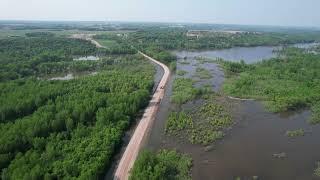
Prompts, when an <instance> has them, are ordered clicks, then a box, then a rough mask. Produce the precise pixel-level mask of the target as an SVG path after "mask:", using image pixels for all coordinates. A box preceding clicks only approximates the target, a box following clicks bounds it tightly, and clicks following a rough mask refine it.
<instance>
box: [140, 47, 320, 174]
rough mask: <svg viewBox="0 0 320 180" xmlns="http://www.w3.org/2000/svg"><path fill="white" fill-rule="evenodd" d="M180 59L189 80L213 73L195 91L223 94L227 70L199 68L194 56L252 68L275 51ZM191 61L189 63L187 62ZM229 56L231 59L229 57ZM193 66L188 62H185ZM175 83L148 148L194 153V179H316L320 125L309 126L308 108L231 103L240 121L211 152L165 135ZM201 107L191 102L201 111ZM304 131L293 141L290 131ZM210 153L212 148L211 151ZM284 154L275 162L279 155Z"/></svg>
mask: <svg viewBox="0 0 320 180" xmlns="http://www.w3.org/2000/svg"><path fill="white" fill-rule="evenodd" d="M175 53H176V55H177V56H178V57H179V60H178V65H177V70H185V71H188V73H187V74H185V75H184V77H190V78H194V73H195V69H196V68H197V67H201V68H205V69H207V70H208V71H210V72H211V73H212V74H213V77H212V78H210V79H205V80H199V79H197V81H196V84H195V86H201V84H208V83H210V85H211V86H212V88H213V89H214V90H215V91H219V89H220V87H221V85H222V83H223V80H224V76H223V71H222V70H221V69H220V68H219V66H218V65H216V64H214V63H199V62H198V61H197V60H196V59H195V57H196V56H203V57H210V58H216V57H221V58H225V59H228V60H232V61H238V60H240V59H243V60H244V61H245V62H247V63H253V62H257V61H260V60H262V59H267V58H270V57H274V56H275V54H273V49H270V47H253V48H232V49H227V50H217V51H201V52H187V51H182V52H175ZM184 57H187V58H186V59H183V58H184ZM226 57H228V58H226ZM186 61H187V62H188V63H185V62H186ZM174 78H175V77H172V79H171V83H169V86H168V87H167V89H166V95H165V97H164V98H163V100H162V103H161V106H160V109H159V113H158V114H157V117H156V118H157V119H156V121H155V123H154V125H153V129H152V131H151V132H150V134H149V141H148V142H147V144H146V148H149V149H153V150H158V149H163V148H168V149H176V150H178V151H179V152H182V153H186V154H189V155H190V156H191V157H192V159H193V167H192V179H196V180H207V179H209V180H210V179H215V180H233V179H236V178H237V177H240V178H241V180H244V179H245V180H246V179H253V177H254V176H255V177H258V179H263V180H264V179H267V180H269V179H272V180H313V179H314V180H316V179H317V178H316V177H315V176H314V175H313V171H314V169H315V168H316V162H317V161H320V141H319V137H320V126H319V125H315V126H311V125H309V124H308V123H307V120H308V119H309V118H310V114H311V113H310V111H309V110H307V109H305V110H301V111H295V112H286V113H271V112H268V111H267V110H266V109H265V108H264V106H263V104H262V103H260V102H257V101H237V100H228V101H229V102H230V103H231V104H232V106H231V107H232V108H231V112H232V117H233V119H234V120H235V122H236V123H235V125H234V126H233V128H232V129H231V130H229V131H227V132H226V136H225V138H224V139H223V140H221V141H220V142H218V143H216V144H212V145H210V146H212V147H213V149H212V150H208V148H207V147H204V146H201V145H192V144H191V143H189V142H188V141H187V140H185V139H182V138H181V137H175V136H167V135H165V134H164V128H165V122H166V120H167V118H168V114H169V112H170V110H172V109H176V107H175V106H174V105H172V104H171V103H170V95H171V93H172V81H173V79H174ZM199 104H201V103H199V102H197V101H194V102H191V103H188V107H189V108H190V106H191V108H192V107H193V108H196V107H198V106H199ZM300 128H302V129H304V130H305V132H306V134H305V136H302V137H296V138H289V137H287V136H286V135H285V134H286V131H287V130H296V129H300ZM210 149H211V148H210ZM278 153H282V154H285V157H283V158H276V157H274V154H278Z"/></svg>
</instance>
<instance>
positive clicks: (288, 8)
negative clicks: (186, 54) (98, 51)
mask: <svg viewBox="0 0 320 180" xmlns="http://www.w3.org/2000/svg"><path fill="white" fill-rule="evenodd" d="M319 7H320V0H0V20H45V21H46V20H50V21H51V20H52V21H54V20H80V21H101V20H102V21H134V22H137V21H138V22H141V21H147V22H191V23H217V24H246V25H281V26H311V27H320V11H319Z"/></svg>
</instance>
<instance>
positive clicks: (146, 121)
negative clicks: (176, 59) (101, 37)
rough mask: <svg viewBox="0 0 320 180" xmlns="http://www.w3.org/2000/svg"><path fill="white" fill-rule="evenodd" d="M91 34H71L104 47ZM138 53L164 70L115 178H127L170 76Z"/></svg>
mask: <svg viewBox="0 0 320 180" xmlns="http://www.w3.org/2000/svg"><path fill="white" fill-rule="evenodd" d="M92 36H93V35H92V34H74V35H72V38H78V39H85V40H87V41H91V42H92V43H93V44H95V45H96V47H98V48H104V47H103V46H102V45H101V44H100V43H99V42H97V41H96V40H94V39H93V38H92ZM139 54H141V55H142V56H144V57H145V58H147V59H148V60H150V61H153V62H154V63H156V64H158V65H159V66H160V67H161V68H162V69H163V70H164V74H163V76H162V78H161V81H160V83H159V84H158V87H157V89H156V90H155V92H154V94H153V95H152V98H151V100H150V102H149V105H148V106H147V108H146V109H145V111H144V113H143V115H142V119H141V120H140V122H139V124H138V126H137V127H136V129H135V131H134V134H133V135H132V137H131V139H130V142H129V144H128V146H127V147H126V150H125V152H124V153H123V155H122V157H121V160H120V162H119V164H118V167H117V169H116V172H115V175H114V179H115V180H127V179H128V178H129V173H130V170H131V168H132V167H133V164H134V162H135V160H136V159H137V156H138V154H139V152H140V150H141V148H142V146H143V144H144V142H145V140H146V137H147V133H148V131H149V130H150V129H151V127H152V124H153V122H154V120H155V116H156V114H157V112H158V108H159V106H160V103H161V100H162V98H163V96H164V93H165V92H164V91H165V86H166V84H167V82H168V80H169V76H170V70H169V68H168V67H167V66H166V65H165V64H163V63H161V62H159V61H157V60H155V59H153V58H151V57H149V56H147V55H146V54H144V53H142V52H141V51H139Z"/></svg>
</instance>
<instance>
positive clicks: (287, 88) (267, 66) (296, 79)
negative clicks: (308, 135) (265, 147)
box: [221, 48, 320, 123]
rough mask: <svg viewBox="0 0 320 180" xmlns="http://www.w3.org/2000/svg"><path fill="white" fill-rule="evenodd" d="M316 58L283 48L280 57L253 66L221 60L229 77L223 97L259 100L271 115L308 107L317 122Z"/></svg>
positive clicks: (319, 83) (319, 98) (319, 88)
mask: <svg viewBox="0 0 320 180" xmlns="http://www.w3.org/2000/svg"><path fill="white" fill-rule="evenodd" d="M319 60H320V55H317V54H313V53H307V52H306V51H305V50H302V49H297V48H287V49H285V50H283V51H281V52H280V56H279V57H277V58H273V59H271V60H264V61H262V62H258V63H256V64H253V65H247V64H245V63H244V62H240V63H236V62H227V61H221V63H222V64H223V67H224V68H225V69H226V71H227V73H228V74H229V75H231V76H230V78H229V80H228V81H227V82H226V83H225V85H224V91H225V92H226V93H227V94H230V95H232V96H236V97H244V98H254V99H258V100H262V101H264V102H265V103H266V105H267V107H268V108H269V109H270V110H272V111H275V112H279V111H287V110H296V109H300V108H304V107H311V110H312V112H313V117H312V120H311V123H319V122H320V118H319V112H320V110H319V109H320V105H319V101H320V71H319V69H320V61H319Z"/></svg>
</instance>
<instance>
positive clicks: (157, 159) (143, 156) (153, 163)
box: [129, 150, 192, 180]
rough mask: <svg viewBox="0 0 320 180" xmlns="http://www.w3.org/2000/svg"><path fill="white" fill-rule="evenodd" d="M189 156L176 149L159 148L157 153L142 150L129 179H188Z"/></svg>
mask: <svg viewBox="0 0 320 180" xmlns="http://www.w3.org/2000/svg"><path fill="white" fill-rule="evenodd" d="M191 164H192V162H191V158H190V157H188V156H186V155H183V154H180V153H177V152H176V151H170V150H161V151H159V152H157V153H154V152H150V151H143V152H141V153H140V154H139V157H138V159H137V160H136V162H135V164H134V167H133V169H132V171H131V175H130V178H129V179H130V180H160V179H170V180H188V179H191V177H190V173H189V171H190V168H191Z"/></svg>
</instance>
